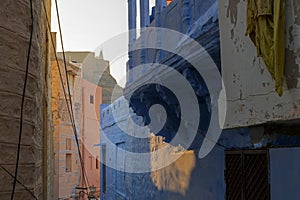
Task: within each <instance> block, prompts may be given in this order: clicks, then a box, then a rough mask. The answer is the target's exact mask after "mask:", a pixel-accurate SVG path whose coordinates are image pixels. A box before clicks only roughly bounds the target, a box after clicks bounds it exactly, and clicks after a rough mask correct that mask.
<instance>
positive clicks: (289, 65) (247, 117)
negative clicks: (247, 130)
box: [218, 0, 300, 128]
mask: <svg viewBox="0 0 300 200" xmlns="http://www.w3.org/2000/svg"><path fill="white" fill-rule="evenodd" d="M246 2H247V1H242V0H226V1H223V0H219V2H218V3H219V24H220V37H221V59H222V76H223V81H224V85H225V90H226V89H227V90H226V101H225V102H226V104H227V117H226V121H225V124H224V128H233V127H242V126H250V125H256V124H262V123H265V122H268V121H277V120H290V119H297V118H299V117H300V102H299V98H300V90H299V87H300V83H299V67H300V38H299V35H300V34H299V33H300V22H299V16H300V6H299V5H300V3H299V1H297V0H286V1H285V8H284V9H285V57H286V59H285V80H284V87H283V89H284V92H283V96H282V97H279V96H278V94H277V93H276V92H275V84H274V80H273V79H272V77H271V75H270V73H269V72H268V70H267V68H266V66H265V64H264V61H263V60H262V58H259V57H257V54H256V47H255V46H254V44H253V43H252V42H251V40H250V38H249V37H248V36H245V32H246V6H247V3H246Z"/></svg>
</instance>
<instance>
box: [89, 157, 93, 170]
mask: <svg viewBox="0 0 300 200" xmlns="http://www.w3.org/2000/svg"><path fill="white" fill-rule="evenodd" d="M89 160H90V170H92V169H93V157H92V156H89Z"/></svg>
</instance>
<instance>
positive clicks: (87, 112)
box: [81, 80, 102, 191]
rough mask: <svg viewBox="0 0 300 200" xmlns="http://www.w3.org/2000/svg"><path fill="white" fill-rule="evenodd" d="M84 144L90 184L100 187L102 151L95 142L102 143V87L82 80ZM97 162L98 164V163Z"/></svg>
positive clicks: (84, 155)
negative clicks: (100, 131)
mask: <svg viewBox="0 0 300 200" xmlns="http://www.w3.org/2000/svg"><path fill="white" fill-rule="evenodd" d="M81 84H82V126H81V127H82V131H81V132H82V134H81V139H82V144H83V148H82V149H83V150H82V151H83V160H84V165H85V170H86V173H87V178H88V181H89V184H90V185H94V186H95V187H96V190H97V191H99V189H100V155H99V154H100V153H99V152H100V151H99V147H95V146H94V145H95V144H99V143H100V133H99V130H100V125H99V121H100V104H101V103H102V88H101V87H99V86H97V85H95V84H93V83H91V82H89V81H86V80H82V83H81ZM96 162H97V163H98V164H96Z"/></svg>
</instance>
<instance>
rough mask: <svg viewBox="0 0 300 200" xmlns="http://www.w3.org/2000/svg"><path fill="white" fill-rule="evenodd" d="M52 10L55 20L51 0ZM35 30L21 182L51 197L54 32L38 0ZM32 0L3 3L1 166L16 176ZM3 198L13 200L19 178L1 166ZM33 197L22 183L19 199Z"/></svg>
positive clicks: (0, 193) (0, 31) (0, 30)
mask: <svg viewBox="0 0 300 200" xmlns="http://www.w3.org/2000/svg"><path fill="white" fill-rule="evenodd" d="M45 2H46V9H47V11H48V17H49V19H50V7H51V6H50V2H51V1H50V0H47V1H45ZM33 9H34V18H35V20H34V22H35V23H34V34H33V42H32V49H31V54H30V63H29V76H28V84H27V90H26V98H25V108H24V122H23V135H22V140H21V152H20V163H19V174H18V177H17V178H18V180H19V181H21V182H22V183H23V184H25V185H26V187H28V188H29V189H30V190H31V191H32V192H33V193H34V195H35V196H36V197H37V198H38V199H51V197H52V194H53V191H52V187H53V183H52V176H53V174H52V173H53V165H52V148H51V144H52V142H51V137H49V136H50V132H51V121H52V120H51V119H52V118H51V91H50V90H49V88H50V83H51V82H50V81H51V73H49V72H50V70H51V67H50V65H49V42H48V41H49V32H47V26H46V25H47V23H46V21H45V13H44V10H43V4H42V2H41V1H33ZM30 24H31V17H30V2H29V1H23V0H17V1H14V2H11V1H8V0H4V1H2V2H1V7H0V40H1V45H0V58H1V64H0V70H1V75H0V122H1V123H0V158H1V159H0V164H1V166H2V167H4V168H5V169H7V170H8V171H10V172H11V173H12V174H14V171H15V164H16V156H17V144H18V137H19V121H20V111H21V98H22V89H23V85H24V77H25V68H26V60H27V51H28V45H29V36H30V27H31V25H30ZM0 180H1V181H0V197H1V199H10V195H11V191H12V183H13V179H12V177H10V176H9V175H8V174H7V173H6V172H5V171H4V170H3V169H2V168H0ZM14 199H22V200H27V199H28V200H31V199H33V197H32V196H31V194H30V193H29V192H28V191H25V189H24V188H23V187H22V186H21V185H20V184H17V187H16V192H15V198H14Z"/></svg>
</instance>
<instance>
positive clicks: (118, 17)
mask: <svg viewBox="0 0 300 200" xmlns="http://www.w3.org/2000/svg"><path fill="white" fill-rule="evenodd" d="M137 2H139V0H137ZM154 4H155V0H150V7H151V6H153V5H154ZM138 6H139V4H138ZM58 7H59V14H60V21H61V27H62V35H63V41H64V49H65V51H95V49H96V48H97V47H99V46H100V45H101V44H103V43H104V42H106V41H107V40H109V39H110V38H112V37H113V36H116V35H119V34H121V33H124V32H125V31H127V29H128V28H127V27H128V17H127V0H58ZM138 15H139V11H138ZM137 24H139V19H138V22H137ZM52 31H53V32H59V31H58V25H57V17H56V11H55V1H54V0H53V1H52ZM58 38H59V35H58ZM116 48H117V47H116ZM57 50H58V51H61V46H60V40H59V39H58V41H57ZM103 50H104V52H103V54H104V58H106V59H107V58H108V57H109V56H108V55H106V54H105V49H103ZM126 60H127V55H124V56H123V57H122V58H121V59H119V60H118V61H115V62H111V73H112V75H113V76H114V77H115V78H116V79H117V81H119V80H120V79H122V78H123V79H124V76H125V72H126V65H125V62H126ZM119 84H120V85H122V86H124V82H120V83H119Z"/></svg>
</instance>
